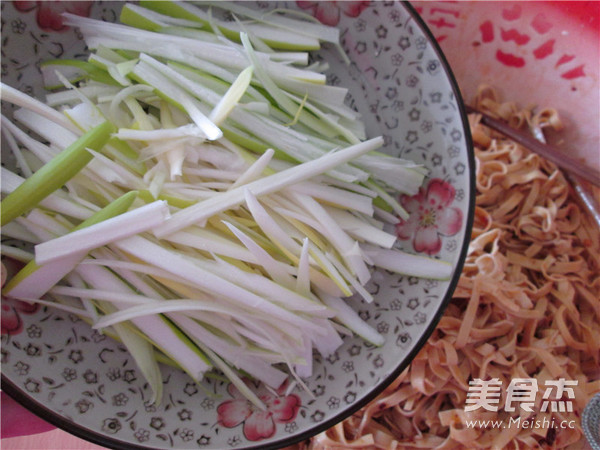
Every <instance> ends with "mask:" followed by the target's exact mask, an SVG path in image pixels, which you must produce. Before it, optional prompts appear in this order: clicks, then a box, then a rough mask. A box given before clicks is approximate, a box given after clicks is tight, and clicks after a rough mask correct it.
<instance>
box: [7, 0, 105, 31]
mask: <svg viewBox="0 0 600 450" xmlns="http://www.w3.org/2000/svg"><path fill="white" fill-rule="evenodd" d="M13 4H14V5H15V8H16V9H17V10H18V11H21V12H29V11H32V10H34V9H37V12H36V14H37V15H36V20H37V24H38V26H39V27H40V28H41V29H42V30H45V31H62V30H65V29H67V26H66V25H63V19H62V16H61V14H62V13H64V12H69V13H71V14H76V15H78V16H83V17H87V16H89V15H90V10H91V9H92V5H93V4H94V2H91V1H56V0H53V1H37V2H32V1H25V0H15V1H14V2H13Z"/></svg>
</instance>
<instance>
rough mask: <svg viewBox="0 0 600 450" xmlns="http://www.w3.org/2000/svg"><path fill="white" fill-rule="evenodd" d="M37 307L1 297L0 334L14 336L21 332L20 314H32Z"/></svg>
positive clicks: (21, 321)
mask: <svg viewBox="0 0 600 450" xmlns="http://www.w3.org/2000/svg"><path fill="white" fill-rule="evenodd" d="M38 309H39V305H37V304H32V303H27V302H22V301H20V300H15V299H13V298H8V297H4V296H2V316H1V322H2V334H9V335H15V334H19V333H20V332H21V331H23V320H22V319H21V314H33V313H35V312H36V311H37V310H38Z"/></svg>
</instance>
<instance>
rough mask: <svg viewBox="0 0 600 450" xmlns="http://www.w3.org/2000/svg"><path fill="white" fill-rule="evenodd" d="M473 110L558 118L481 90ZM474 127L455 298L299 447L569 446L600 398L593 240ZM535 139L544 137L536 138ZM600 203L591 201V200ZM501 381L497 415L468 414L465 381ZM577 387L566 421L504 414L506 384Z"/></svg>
mask: <svg viewBox="0 0 600 450" xmlns="http://www.w3.org/2000/svg"><path fill="white" fill-rule="evenodd" d="M474 106H475V107H476V108H478V109H479V110H482V111H485V112H487V113H489V114H491V115H493V116H495V117H497V118H500V119H502V120H505V121H506V122H508V123H510V124H511V125H512V126H515V127H527V128H529V130H531V132H532V133H533V134H534V135H535V136H536V137H538V138H539V137H540V136H543V133H542V130H543V128H545V127H552V128H553V129H560V128H562V124H561V122H560V119H559V117H558V114H557V112H556V111H554V110H552V109H545V110H542V111H539V112H537V113H534V110H533V109H519V108H517V106H516V104H515V103H502V102H500V101H499V100H498V97H497V95H496V93H495V91H494V90H493V89H492V88H489V87H485V86H484V87H482V88H481V89H480V90H479V94H478V96H477V98H476V99H475V101H474ZM479 119H480V117H478V115H476V114H473V115H471V116H470V117H469V121H470V126H471V131H472V136H473V140H474V145H475V156H476V161H477V168H476V171H477V172H476V177H477V200H476V211H475V221H474V228H473V234H472V240H471V244H470V247H469V253H468V257H467V260H466V264H465V267H464V270H463V273H462V276H461V278H460V281H459V284H458V287H457V289H456V291H455V293H454V297H453V300H452V302H451V304H450V305H449V306H448V308H447V310H446V312H445V315H444V317H443V318H442V319H441V321H440V323H439V325H438V327H437V328H436V330H435V331H434V333H433V334H432V336H431V338H430V339H429V340H428V342H427V343H426V345H425V346H424V347H423V349H422V350H421V352H420V353H419V354H418V356H417V357H416V358H415V359H414V360H413V361H412V363H411V365H410V366H409V367H408V368H407V369H406V370H405V371H404V372H403V373H402V374H401V375H400V376H399V377H398V378H397V379H396V380H395V381H394V382H393V383H392V384H391V385H390V386H389V387H388V388H387V389H386V390H385V391H384V392H383V393H382V394H381V395H380V396H379V397H377V398H376V399H375V400H374V401H372V402H371V403H370V404H369V405H368V406H366V407H365V408H363V409H362V410H360V411H359V412H358V413H356V414H354V415H353V416H352V417H350V418H348V419H347V420H345V421H344V422H342V423H339V424H337V425H336V426H334V427H332V428H331V429H329V430H327V431H326V432H323V433H321V434H319V435H317V436H315V437H314V438H312V439H311V440H309V441H306V442H304V443H302V444H300V445H299V446H297V448H301V449H331V448H361V449H371V448H373V449H374V448H381V449H394V448H437V449H459V448H468V449H472V448H498V449H500V448H503V449H517V448H564V447H566V446H569V445H571V444H574V443H577V442H578V441H579V440H580V439H582V436H583V435H582V431H581V426H580V425H581V419H580V418H581V414H582V411H583V409H584V407H585V405H586V404H587V402H588V401H589V400H590V399H591V397H592V396H593V395H594V394H595V393H597V392H599V391H600V362H599V359H600V338H599V336H600V248H599V246H600V235H599V234H600V231H599V230H598V228H597V227H596V226H595V224H594V222H593V220H592V218H591V217H589V216H588V215H587V214H586V213H585V211H583V210H582V209H580V207H579V206H578V204H577V202H576V201H575V199H574V198H573V196H572V191H571V188H570V186H569V184H568V183H567V181H566V180H565V177H564V176H563V174H562V173H561V172H560V171H559V170H558V169H557V168H556V167H555V166H554V165H553V164H551V163H549V162H548V161H546V160H544V159H542V158H541V157H539V156H538V155H536V154H533V153H531V152H529V151H528V150H526V149H525V148H523V147H521V146H519V145H517V144H516V143H514V142H512V141H510V140H508V139H507V138H505V137H504V136H502V135H500V134H498V133H496V132H494V131H492V130H490V129H489V128H487V127H485V126H483V125H482V124H480V122H479ZM540 133H541V134H540ZM595 194H596V196H597V194H598V192H597V191H596V192H595ZM476 378H480V379H484V380H489V379H492V378H498V379H499V380H500V381H501V382H502V386H503V389H501V398H500V402H499V403H498V404H499V405H500V408H499V409H498V411H497V412H493V411H487V410H485V409H478V410H475V411H470V412H466V411H465V405H466V403H465V400H466V398H467V391H468V388H469V381H471V380H474V379H476ZM515 378H534V379H536V380H537V383H538V386H544V383H545V381H546V380H557V379H559V378H565V379H567V380H576V381H577V386H576V387H574V394H575V398H574V399H573V400H572V405H573V411H572V412H549V411H546V412H542V411H541V403H542V392H541V391H543V389H542V390H541V391H540V392H538V395H537V397H536V401H535V404H534V406H533V408H532V412H526V411H523V410H522V409H521V408H519V407H518V405H517V408H516V410H515V411H514V412H507V411H505V410H504V409H503V408H502V405H504V404H505V400H506V396H507V389H506V387H507V386H508V385H509V383H510V381H511V380H512V379H515ZM519 416H521V417H522V420H527V419H533V420H543V419H544V418H545V419H547V420H549V421H550V420H552V419H554V420H555V422H556V423H559V422H560V421H562V420H568V421H570V420H574V422H572V423H574V424H575V426H574V427H572V428H571V427H566V428H552V427H537V428H525V427H518V426H512V427H508V428H504V429H503V428H502V427H496V428H493V427H488V428H478V427H467V426H465V424H466V420H471V419H481V420H486V419H490V420H498V419H500V420H504V421H505V422H504V423H509V421H510V418H511V417H512V418H513V420H516V418H518V417H519Z"/></svg>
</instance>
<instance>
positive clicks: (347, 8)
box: [296, 0, 371, 26]
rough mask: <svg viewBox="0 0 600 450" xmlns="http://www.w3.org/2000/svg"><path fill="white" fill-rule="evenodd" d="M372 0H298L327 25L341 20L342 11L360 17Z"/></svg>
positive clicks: (302, 6)
mask: <svg viewBox="0 0 600 450" xmlns="http://www.w3.org/2000/svg"><path fill="white" fill-rule="evenodd" d="M369 3H371V2H370V1H368V0H367V1H358V2H356V1H340V2H335V1H317V2H307V1H297V2H296V4H297V5H298V6H299V7H300V8H302V9H309V10H311V12H312V15H313V16H315V17H316V18H317V19H319V21H320V22H321V23H323V24H325V25H330V26H335V25H337V24H338V22H339V21H340V12H343V13H344V14H345V15H346V16H348V17H358V16H360V13H361V12H363V10H364V9H365V8H366V7H367V6H369Z"/></svg>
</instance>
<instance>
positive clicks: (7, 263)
mask: <svg viewBox="0 0 600 450" xmlns="http://www.w3.org/2000/svg"><path fill="white" fill-rule="evenodd" d="M1 267H2V287H4V284H5V283H6V280H8V279H9V278H11V277H12V276H13V275H14V274H15V273H17V272H18V271H19V270H20V269H21V268H22V267H23V264H21V263H19V262H17V261H14V260H12V259H8V258H7V259H3V260H2V264H1ZM1 304H2V315H1V316H0V322H1V324H2V335H6V334H8V335H15V334H19V333H20V332H21V331H23V320H22V319H21V314H33V313H35V312H36V311H37V310H38V309H39V305H38V304H35V303H27V302H22V301H19V300H15V299H13V298H9V297H5V296H4V295H3V296H2V303H1Z"/></svg>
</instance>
